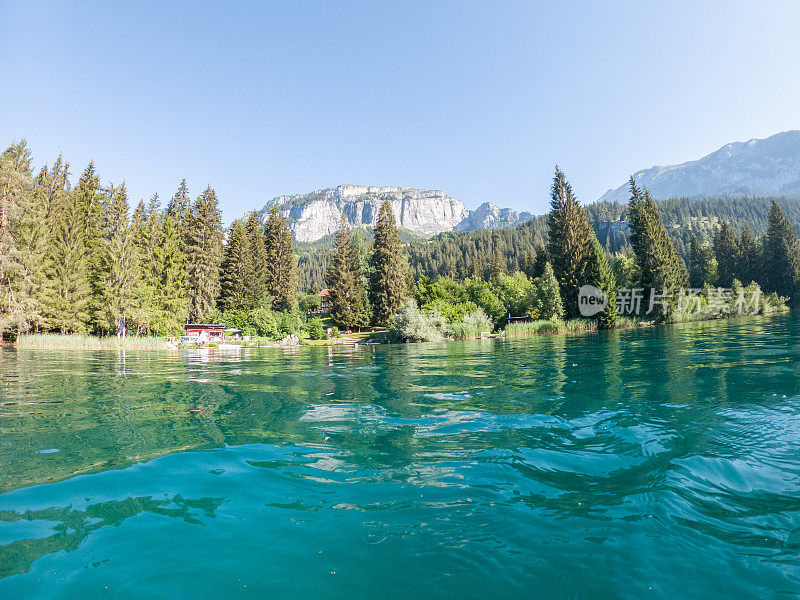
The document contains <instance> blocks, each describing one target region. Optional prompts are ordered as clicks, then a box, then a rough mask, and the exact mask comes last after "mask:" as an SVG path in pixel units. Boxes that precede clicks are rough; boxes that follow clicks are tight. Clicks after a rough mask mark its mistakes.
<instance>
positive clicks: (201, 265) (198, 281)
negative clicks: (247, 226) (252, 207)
mask: <svg viewBox="0 0 800 600" xmlns="http://www.w3.org/2000/svg"><path fill="white" fill-rule="evenodd" d="M186 221H187V223H186V251H187V252H186V262H187V267H188V268H187V271H188V278H187V280H188V283H187V293H188V300H189V318H190V319H191V320H193V321H195V322H198V321H206V320H208V319H209V318H211V315H212V314H213V312H214V308H215V307H216V303H217V296H218V295H219V290H220V264H221V263H222V258H223V254H224V249H223V231H222V215H221V213H220V210H219V206H218V203H217V195H216V193H215V192H214V190H213V189H211V187H208V188H206V190H205V191H204V192H203V193H202V194H201V195H200V197H199V198H197V201H196V202H195V203H194V205H193V206H192V208H191V211H190V213H189V216H188V217H187V219H186Z"/></svg>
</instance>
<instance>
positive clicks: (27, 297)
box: [0, 140, 45, 337]
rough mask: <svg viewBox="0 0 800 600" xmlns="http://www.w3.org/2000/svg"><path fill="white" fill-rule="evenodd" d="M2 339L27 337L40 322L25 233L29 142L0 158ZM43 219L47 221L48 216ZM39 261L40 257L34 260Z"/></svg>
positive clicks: (29, 182)
mask: <svg viewBox="0 0 800 600" xmlns="http://www.w3.org/2000/svg"><path fill="white" fill-rule="evenodd" d="M0 186H2V187H0V337H2V335H3V334H4V333H6V332H8V333H10V334H11V335H16V334H18V333H23V332H25V331H27V330H28V329H29V327H30V326H31V325H32V323H34V322H35V321H36V320H37V317H38V306H37V304H38V303H37V297H36V289H35V285H34V277H33V272H34V269H35V268H41V264H39V265H33V264H31V263H30V258H31V257H30V256H29V255H27V254H26V250H27V248H26V246H25V243H24V240H22V239H20V238H21V237H23V236H22V235H21V230H22V229H25V228H26V227H29V226H30V223H26V217H27V215H26V209H28V207H29V206H30V205H31V203H32V202H33V178H32V173H31V153H30V150H29V149H28V147H27V143H26V141H25V140H21V141H19V142H16V143H14V144H12V145H11V146H9V148H8V149H6V151H5V152H3V154H2V155H0ZM39 216H40V219H41V220H42V221H44V217H45V215H44V213H42V214H41V215H39ZM34 258H36V257H34Z"/></svg>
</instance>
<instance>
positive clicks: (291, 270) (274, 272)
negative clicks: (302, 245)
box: [264, 208, 298, 310]
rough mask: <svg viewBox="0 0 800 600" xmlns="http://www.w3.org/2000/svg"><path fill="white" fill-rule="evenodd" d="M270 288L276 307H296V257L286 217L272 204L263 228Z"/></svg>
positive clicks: (289, 308) (283, 308)
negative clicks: (272, 206)
mask: <svg viewBox="0 0 800 600" xmlns="http://www.w3.org/2000/svg"><path fill="white" fill-rule="evenodd" d="M264 240H265V246H266V257H267V291H268V293H269V295H270V296H272V306H273V308H274V309H275V310H293V309H294V307H295V305H296V304H297V279H298V277H297V258H296V257H295V255H294V238H293V237H292V230H291V229H289V224H288V223H287V222H286V217H284V216H282V215H280V214H279V213H278V211H277V210H276V209H275V208H273V209H272V212H270V215H269V219H267V225H266V228H265V231H264Z"/></svg>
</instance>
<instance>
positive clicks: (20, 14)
mask: <svg viewBox="0 0 800 600" xmlns="http://www.w3.org/2000/svg"><path fill="white" fill-rule="evenodd" d="M798 32H800V2H793V1H792V2H729V1H724V2H702V1H692V2H638V1H633V2H574V3H562V2H552V3H545V2H531V3H513V2H488V3H481V2H476V1H473V0H469V1H463V2H452V3H450V2H432V3H427V2H426V3H413V2H397V3H389V2H381V1H371V2H363V3H361V2H341V3H334V2H302V1H299V2H298V1H286V2H275V3H268V2H253V3H245V2H231V3H228V2H208V3H188V2H187V3H180V2H163V3H161V2H125V3H123V2H97V3H90V2H75V3H67V2H61V3H59V2H41V3H38V2H32V1H22V2H15V1H9V0H3V1H2V2H0V65H2V67H1V68H0V90H2V94H0V143H2V144H3V145H6V144H7V143H9V142H11V141H12V140H14V139H17V138H21V137H26V138H28V140H29V143H30V145H31V147H32V148H33V150H34V154H35V159H36V162H37V164H42V163H44V162H52V160H53V159H54V158H55V157H56V156H57V155H58V153H59V152H63V153H64V156H65V158H67V159H69V160H70V161H71V163H72V170H73V172H75V173H76V174H77V173H79V172H80V171H81V170H82V169H83V168H84V166H85V165H86V163H87V162H88V161H89V160H90V159H94V160H95V162H96V164H97V167H98V169H99V172H100V175H101V176H102V178H103V180H104V181H106V182H108V181H113V182H114V183H119V182H121V181H122V180H123V179H124V180H126V181H127V184H128V188H129V191H130V195H131V200H132V203H134V202H136V201H138V200H139V199H140V198H146V197H149V196H150V195H151V194H152V193H153V192H154V191H158V192H159V194H160V196H161V198H162V200H164V201H165V200H166V199H167V198H168V197H169V196H171V195H172V193H173V192H174V190H175V189H176V187H177V185H178V182H179V180H180V179H181V178H182V177H185V178H187V180H188V182H189V185H190V189H191V191H192V193H193V195H196V194H198V193H200V192H201V191H202V189H203V188H204V187H205V186H206V185H207V184H211V185H212V186H213V187H214V188H215V189H216V190H217V192H218V195H219V197H220V200H221V203H222V207H223V213H224V217H225V220H226V222H229V221H230V220H232V219H233V218H235V217H237V216H239V215H241V214H243V213H244V212H246V211H248V210H251V209H255V208H259V207H260V206H262V205H263V204H264V202H265V201H266V200H268V199H270V198H272V197H274V196H277V195H281V194H291V193H302V192H308V191H311V190H314V189H319V188H323V187H329V186H334V185H337V184H342V183H358V184H368V185H399V186H408V187H419V188H435V189H442V190H444V191H445V192H446V193H448V194H450V195H453V196H455V197H457V198H459V199H461V200H462V201H464V203H465V204H466V205H467V206H468V207H470V208H474V207H476V206H477V205H478V204H480V203H481V202H484V201H491V202H494V203H495V204H499V205H501V206H510V207H512V208H515V209H518V210H528V211H531V212H534V213H541V212H544V211H545V210H546V207H547V198H548V187H549V185H550V179H551V177H552V171H553V166H554V165H555V164H556V163H557V164H559V165H560V166H561V167H562V168H563V169H564V170H565V172H566V174H567V177H568V178H569V179H570V181H571V182H572V184H573V187H574V188H575V190H576V192H577V193H578V196H579V198H580V199H581V200H582V201H584V202H589V201H593V200H595V199H596V198H597V197H598V196H600V195H601V194H602V193H603V192H604V191H606V190H607V189H608V188H611V187H616V186H617V185H619V184H621V183H623V182H624V181H625V179H626V178H627V177H628V175H629V174H630V173H632V172H633V171H635V170H638V169H640V168H645V167H649V166H651V165H653V164H667V163H673V162H682V161H684V160H690V159H694V158H698V157H699V156H701V155H703V154H706V153H708V152H710V151H712V150H715V149H717V148H718V147H720V146H722V145H723V144H725V143H727V142H730V141H735V140H745V139H749V138H753V137H766V136H768V135H771V134H773V133H776V132H778V131H782V130H786V129H797V128H800V34H799V33H798Z"/></svg>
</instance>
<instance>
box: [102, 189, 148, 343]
mask: <svg viewBox="0 0 800 600" xmlns="http://www.w3.org/2000/svg"><path fill="white" fill-rule="evenodd" d="M105 230H106V239H105V248H104V253H103V266H102V284H101V285H102V296H101V310H100V327H101V328H102V330H103V331H110V332H117V334H121V333H124V328H127V326H128V320H129V319H130V318H131V317H132V316H133V310H134V306H135V298H136V285H137V274H138V272H139V271H138V269H139V257H138V253H137V248H136V246H135V245H134V243H133V231H132V228H131V227H130V224H129V221H128V193H127V191H126V189H125V184H124V183H123V184H122V185H121V186H120V187H113V186H112V187H111V189H110V190H109V199H108V211H107V212H106V225H105Z"/></svg>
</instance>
